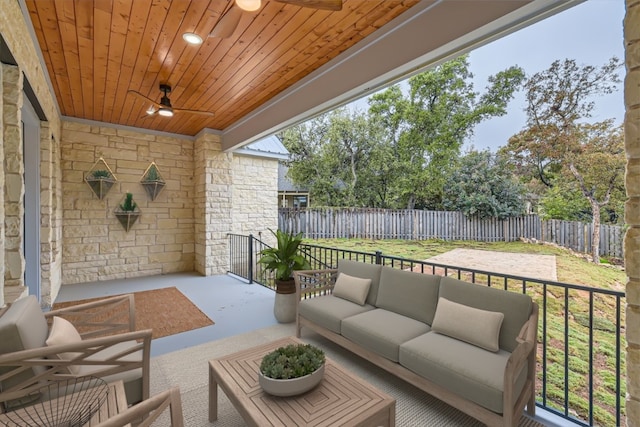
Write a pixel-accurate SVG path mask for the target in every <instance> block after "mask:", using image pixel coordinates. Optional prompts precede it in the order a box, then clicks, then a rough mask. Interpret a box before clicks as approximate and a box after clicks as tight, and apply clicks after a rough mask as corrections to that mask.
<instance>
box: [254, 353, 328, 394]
mask: <svg viewBox="0 0 640 427" xmlns="http://www.w3.org/2000/svg"><path fill="white" fill-rule="evenodd" d="M324 363H325V356H324V352H323V351H322V350H321V349H319V348H318V347H315V346H313V345H311V344H289V345H287V346H284V347H279V348H277V349H276V350H274V351H272V352H270V353H268V354H267V355H266V356H264V357H263V358H262V362H261V363H260V371H259V373H258V382H259V384H260V386H261V387H262V389H263V390H264V391H265V392H266V393H268V394H271V395H274V396H295V395H297V394H302V393H304V392H306V391H308V390H311V389H312V388H313V387H315V386H316V385H318V384H319V383H320V381H321V380H322V377H323V375H324Z"/></svg>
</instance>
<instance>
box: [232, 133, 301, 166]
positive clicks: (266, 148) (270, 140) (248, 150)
mask: <svg viewBox="0 0 640 427" xmlns="http://www.w3.org/2000/svg"><path fill="white" fill-rule="evenodd" d="M234 153H237V154H246V155H250V156H259V157H268V158H273V159H279V160H287V159H288V158H289V151H288V150H287V149H286V148H285V146H284V145H282V142H280V138H278V137H277V136H275V135H269V136H267V137H265V138H262V139H259V140H257V141H256V142H252V143H251V144H247V145H245V146H244V147H241V148H238V149H237V150H235V151H234Z"/></svg>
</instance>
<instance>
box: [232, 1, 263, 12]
mask: <svg viewBox="0 0 640 427" xmlns="http://www.w3.org/2000/svg"><path fill="white" fill-rule="evenodd" d="M236 4H237V5H238V7H239V8H240V9H242V10H246V11H247V12H255V11H256V10H258V9H260V6H261V4H260V0H236Z"/></svg>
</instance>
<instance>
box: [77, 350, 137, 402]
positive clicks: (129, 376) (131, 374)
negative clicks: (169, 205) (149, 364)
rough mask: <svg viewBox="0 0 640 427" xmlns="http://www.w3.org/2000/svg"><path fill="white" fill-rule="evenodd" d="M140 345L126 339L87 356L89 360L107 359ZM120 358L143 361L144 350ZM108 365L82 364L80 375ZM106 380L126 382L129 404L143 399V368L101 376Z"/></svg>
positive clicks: (94, 371)
mask: <svg viewBox="0 0 640 427" xmlns="http://www.w3.org/2000/svg"><path fill="white" fill-rule="evenodd" d="M136 345H138V343H137V342H136V341H124V342H121V343H117V344H115V345H113V346H110V347H108V348H106V349H104V350H102V351H99V352H97V353H95V354H92V355H91V356H89V357H87V360H107V359H109V358H110V357H113V356H116V355H118V354H119V353H122V352H126V351H127V349H130V348H131V347H133V346H136ZM118 359H119V360H126V361H141V360H142V350H140V351H136V352H133V353H131V354H129V355H127V356H125V357H121V358H118ZM107 367H108V366H107V365H81V366H79V368H80V370H79V372H78V375H79V376H85V375H94V374H95V373H96V372H97V371H99V370H101V369H105V368H107ZM100 377H101V378H102V379H103V380H105V381H106V382H108V383H109V382H113V381H117V380H122V382H123V383H124V388H125V392H126V394H127V402H128V403H129V404H132V403H137V402H140V401H141V400H142V369H141V368H138V369H130V370H128V371H124V372H119V373H117V374H112V375H107V376H100Z"/></svg>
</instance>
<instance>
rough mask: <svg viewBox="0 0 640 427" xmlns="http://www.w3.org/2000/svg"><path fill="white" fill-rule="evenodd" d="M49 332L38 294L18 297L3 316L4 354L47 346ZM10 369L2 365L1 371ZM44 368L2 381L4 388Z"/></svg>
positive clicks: (0, 336)
mask: <svg viewBox="0 0 640 427" xmlns="http://www.w3.org/2000/svg"><path fill="white" fill-rule="evenodd" d="M48 334H49V327H48V326H47V321H46V320H45V318H44V314H43V313H42V309H41V308H40V304H39V303H38V300H37V299H36V297H34V296H33V295H29V296H28V297H25V298H21V299H19V300H16V301H15V302H14V303H13V304H11V305H10V306H9V308H8V309H7V311H5V313H4V314H3V315H2V317H0V354H6V353H13V352H15V351H21V350H28V349H31V348H40V347H44V345H45V341H46V339H47V335H48ZM10 369H11V368H9V367H6V368H0V374H4V373H6V372H8V371H9V370H10ZM44 370H45V368H44V367H36V368H34V369H29V370H27V371H25V372H24V373H23V374H21V375H18V376H17V377H16V378H15V379H8V380H5V381H2V383H0V387H2V388H7V387H11V386H13V385H14V384H18V383H20V382H22V381H24V380H26V379H28V378H30V377H32V376H34V375H35V373H34V371H35V372H37V373H41V372H43V371H44Z"/></svg>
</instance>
